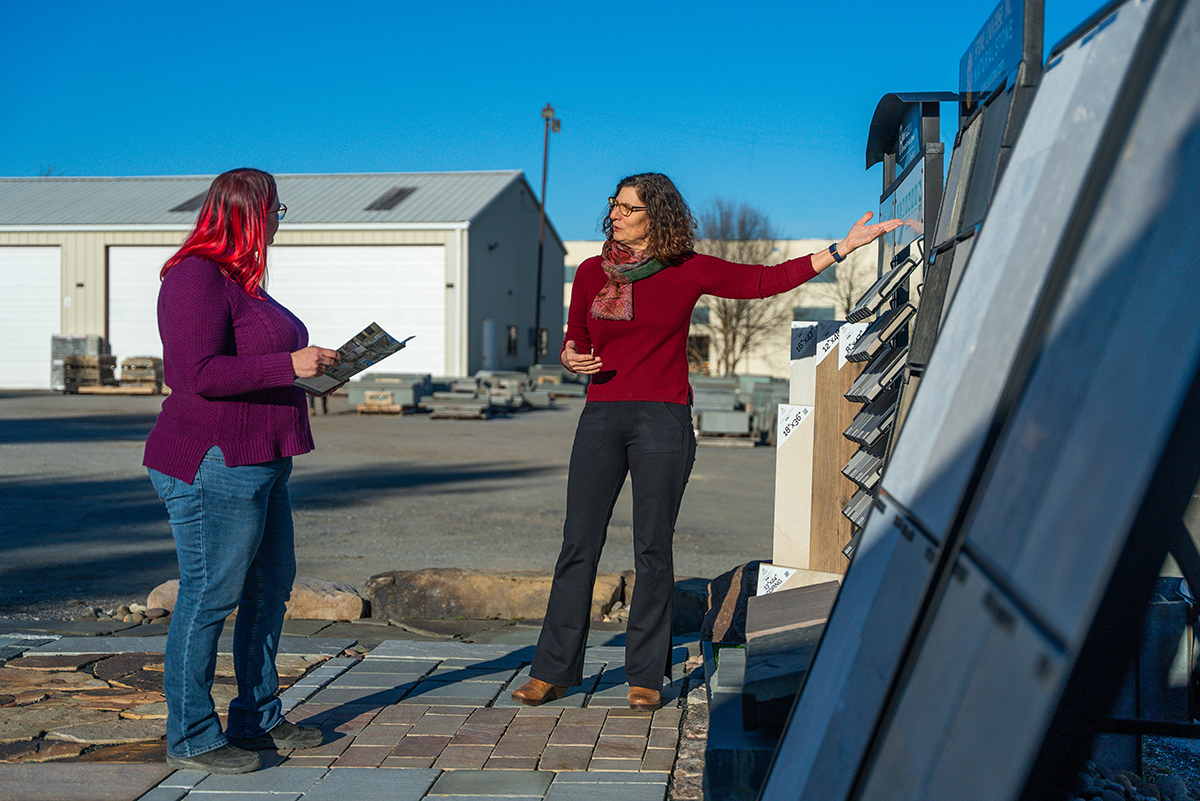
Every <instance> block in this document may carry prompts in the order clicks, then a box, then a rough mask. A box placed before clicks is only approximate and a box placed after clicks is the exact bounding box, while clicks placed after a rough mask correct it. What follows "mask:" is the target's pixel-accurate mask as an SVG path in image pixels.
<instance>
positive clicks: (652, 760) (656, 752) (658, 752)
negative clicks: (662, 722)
mask: <svg viewBox="0 0 1200 801" xmlns="http://www.w3.org/2000/svg"><path fill="white" fill-rule="evenodd" d="M674 765H675V749H674V748H647V749H646V754H645V756H643V757H642V766H641V768H640V769H641V770H649V771H669V770H670V769H671V768H672V767H673V766H674Z"/></svg>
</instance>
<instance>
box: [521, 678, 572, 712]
mask: <svg viewBox="0 0 1200 801" xmlns="http://www.w3.org/2000/svg"><path fill="white" fill-rule="evenodd" d="M566 694H567V688H566V687H559V686H558V685H557V684H550V683H549V682H545V681H542V680H541V679H530V680H529V681H527V682H525V683H524V684H522V685H521V686H520V687H518V688H517V689H515V690H513V694H512V697H513V700H514V701H519V702H520V703H522V704H525V706H540V705H541V704H544V703H546V702H547V701H555V700H557V699H559V698H562V697H563V696H564V695H566Z"/></svg>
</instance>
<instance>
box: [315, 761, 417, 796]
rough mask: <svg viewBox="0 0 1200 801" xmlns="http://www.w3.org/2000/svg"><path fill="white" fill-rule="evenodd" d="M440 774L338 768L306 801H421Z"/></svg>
mask: <svg viewBox="0 0 1200 801" xmlns="http://www.w3.org/2000/svg"><path fill="white" fill-rule="evenodd" d="M439 774H441V771H439V770H433V769H420V768H407V769H404V770H394V769H384V768H378V769H373V770H364V769H362V768H335V769H333V770H330V771H329V772H328V773H326V774H325V775H324V776H323V777H321V779H320V780H319V781H317V783H316V784H315V785H313V787H312V789H311V790H309V791H308V792H306V793H305V794H304V801H347V800H348V799H354V800H355V801H375V800H376V799H388V801H418V799H420V798H423V797H424V795H425V792H426V791H427V790H428V789H429V788H430V786H431V785H432V784H433V782H434V780H436V779H437V777H438V776H439Z"/></svg>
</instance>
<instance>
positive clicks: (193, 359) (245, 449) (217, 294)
mask: <svg viewBox="0 0 1200 801" xmlns="http://www.w3.org/2000/svg"><path fill="white" fill-rule="evenodd" d="M158 331H159V334H160V336H161V337H162V342H163V380H164V382H165V383H166V385H167V386H169V387H170V388H171V394H170V395H168V396H167V398H166V399H165V400H164V401H163V405H162V412H161V413H160V414H159V416H158V421H157V422H156V423H155V424H154V428H153V429H152V430H151V431H150V436H149V437H148V438H147V440H146V453H145V458H144V459H143V461H142V464H144V465H145V466H146V467H150V468H153V469H155V470H157V471H159V472H160V473H164V474H166V475H168V476H172V477H174V478H178V479H180V480H181V481H186V482H188V483H189V484H190V483H192V481H193V480H194V479H195V477H196V470H197V469H199V467H200V462H201V460H202V459H203V458H204V454H205V453H207V452H208V449H209V448H211V447H212V446H214V445H216V446H217V447H219V448H220V449H221V452H222V453H223V454H224V455H225V463H226V464H227V465H229V466H230V467H237V466H239V465H247V464H258V463H260V462H269V461H271V460H273V459H278V458H280V457H283V456H296V455H298V454H301V453H308V452H309V451H311V450H312V449H313V439H312V432H311V430H310V429H309V427H308V405H307V403H306V401H305V396H304V391H303V390H301V389H299V388H297V387H295V386H293V385H292V381H293V380H294V379H295V374H294V373H293V371H292V356H291V354H292V352H293V351H297V350H300V349H301V348H303V347H305V346H306V345H307V344H308V330H307V329H306V328H305V327H304V324H303V323H302V322H300V320H298V319H297V318H296V317H295V315H293V314H292V313H291V312H289V311H288V310H287V309H285V308H284V307H283V306H280V305H279V304H278V303H276V302H275V300H274V299H272V298H270V297H269V296H267V294H266V293H265V292H264V293H263V299H262V300H255V299H254V298H252V297H250V296H249V295H247V294H246V292H245V290H243V289H242V288H241V286H239V285H238V284H236V283H234V282H233V281H232V280H231V279H229V278H228V277H226V275H225V274H224V273H222V272H221V270H220V268H219V267H217V265H216V264H214V263H213V262H211V261H208V260H207V259H202V258H197V257H191V258H188V259H185V260H183V261H182V262H180V263H179V264H176V265H175V266H174V267H172V268H171V269H170V270H169V271H168V272H167V276H166V278H164V279H163V282H162V287H161V288H160V289H159V292H158Z"/></svg>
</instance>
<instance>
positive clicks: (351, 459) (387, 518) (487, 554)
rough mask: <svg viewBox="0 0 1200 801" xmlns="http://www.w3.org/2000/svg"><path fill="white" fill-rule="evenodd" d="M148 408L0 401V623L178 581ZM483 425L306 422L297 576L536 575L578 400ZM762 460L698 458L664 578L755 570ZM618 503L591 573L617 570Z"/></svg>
mask: <svg viewBox="0 0 1200 801" xmlns="http://www.w3.org/2000/svg"><path fill="white" fill-rule="evenodd" d="M161 401H162V399H161V398H159V397H144V396H97V395H62V394H58V393H51V392H14V391H6V392H0V512H2V514H0V549H2V552H3V556H4V558H3V561H2V563H0V579H2V580H0V615H7V616H29V615H45V616H69V615H70V613H71V611H72V610H73V609H77V608H78V605H79V604H87V605H94V606H101V607H103V606H106V605H109V606H114V605H116V603H122V602H123V603H127V602H129V601H131V600H139V601H140V600H144V599H145V595H146V593H147V592H149V590H150V589H152V588H153V587H155V586H156V585H157V584H159V583H161V582H162V581H165V580H167V579H170V578H175V577H177V575H178V570H177V566H176V562H175V550H174V544H173V542H172V539H171V533H170V527H169V525H168V523H167V518H166V512H165V510H164V509H163V506H162V503H161V502H160V501H159V500H158V498H157V497H156V496H155V495H154V492H153V490H152V489H151V487H150V482H149V480H148V479H147V477H146V473H145V469H144V468H143V467H141V457H142V444H143V442H144V440H145V437H146V433H147V432H148V431H149V430H150V427H151V426H152V425H153V424H154V420H155V417H156V415H157V414H158V409H159V406H160V404H161ZM558 404H559V405H558V407H557V408H554V409H547V410H540V411H532V412H522V413H520V414H515V415H513V416H511V417H508V418H495V419H491V420H430V419H429V418H428V416H426V415H408V416H404V417H396V416H359V415H357V414H355V413H352V412H348V411H345V409H346V401H345V399H344V398H333V399H331V400H330V404H329V408H330V413H329V414H327V415H316V416H314V417H312V418H311V419H312V425H313V434H314V437H315V439H316V442H317V450H316V451H314V452H313V453H310V454H307V455H305V456H301V457H297V458H296V460H295V469H294V473H293V476H292V481H291V487H292V495H293V505H294V508H295V519H296V550H297V556H298V559H299V572H300V574H301V575H304V576H311V577H315V578H323V579H329V580H333V581H345V582H349V583H351V584H353V585H355V586H357V587H359V588H361V587H362V586H363V585H364V583H365V582H366V580H367V578H369V577H370V576H372V575H375V574H377V573H381V572H385V571H389V570H412V569H419V568H423V567H475V568H495V569H512V570H517V569H521V570H551V569H552V568H553V565H554V559H555V557H556V556H557V554H558V544H559V541H560V537H561V527H562V515H563V506H564V502H565V494H566V478H567V460H568V457H569V453H570V446H571V437H572V434H573V431H574V426H575V421H576V419H577V418H578V416H579V411H580V410H581V409H582V407H583V402H582V400H581V399H569V400H560V401H559V402H558ZM774 486H775V450H774V448H770V447H762V446H760V447H756V448H721V447H701V448H700V449H699V453H698V456H697V460H696V467H695V470H694V471H693V473H692V478H691V481H690V483H689V485H688V492H687V496H686V497H685V498H684V503H683V510H682V512H681V514H680V519H679V524H678V527H677V532H676V537H675V564H676V572H677V573H678V574H679V575H681V576H682V575H687V576H701V577H705V578H711V577H712V576H715V575H717V574H718V573H721V572H723V571H725V570H728V569H729V568H731V567H734V566H735V565H738V564H740V563H742V562H745V561H747V560H749V559H763V558H770V556H771V538H772V533H771V532H772V523H773V508H774ZM630 526H631V507H630V492H629V490H628V489H627V490H626V491H625V493H624V494H623V497H622V498H621V501H620V502H619V503H618V505H617V509H616V510H615V512H614V514H613V519H612V523H611V526H610V529H609V541H608V545H607V547H606V549H605V553H604V557H603V559H602V562H601V570H604V571H620V570H624V569H627V568H631V567H632V566H633V555H632V546H631V536H630Z"/></svg>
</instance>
